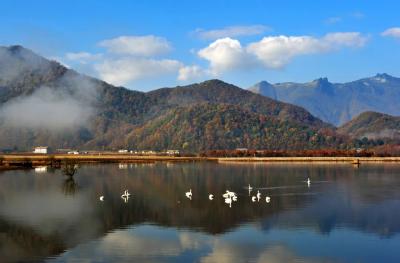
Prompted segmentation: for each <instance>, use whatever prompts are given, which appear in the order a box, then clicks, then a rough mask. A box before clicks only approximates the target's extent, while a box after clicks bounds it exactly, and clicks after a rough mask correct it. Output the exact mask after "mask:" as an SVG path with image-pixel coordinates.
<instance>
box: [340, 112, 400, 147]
mask: <svg viewBox="0 0 400 263" xmlns="http://www.w3.org/2000/svg"><path fill="white" fill-rule="evenodd" d="M338 132H339V133H342V134H346V135H349V136H351V137H354V138H358V139H362V138H364V137H366V138H368V139H395V140H399V139H400V117H395V116H391V115H388V114H383V113H379V112H364V113H361V114H360V115H359V116H357V117H356V118H354V119H353V120H351V121H349V122H348V123H346V124H344V125H343V126H341V127H339V129H338Z"/></svg>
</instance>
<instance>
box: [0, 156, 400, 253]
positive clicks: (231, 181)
mask: <svg viewBox="0 0 400 263" xmlns="http://www.w3.org/2000/svg"><path fill="white" fill-rule="evenodd" d="M132 166H134V165H132ZM136 167H137V168H134V169H126V170H120V169H118V166H116V165H97V166H91V167H89V166H87V167H83V168H82V169H80V170H79V187H80V188H81V189H85V191H82V192H88V193H92V195H91V197H90V198H88V199H89V201H90V202H93V203H91V204H92V205H93V207H94V212H92V211H91V212H90V214H88V215H87V216H85V217H84V218H79V219H78V220H77V221H76V222H73V223H72V224H73V226H71V227H70V228H69V229H68V231H65V232H62V233H61V232H60V233H57V237H56V240H54V238H53V236H55V235H53V233H50V234H49V235H48V236H45V237H44V236H43V235H42V234H40V233H35V231H33V230H32V231H29V229H26V228H24V227H21V228H22V229H21V230H18V228H19V227H18V226H13V227H14V230H12V231H14V232H15V233H23V234H21V235H27V237H26V240H28V241H27V242H34V241H33V240H35V238H36V239H38V240H43V243H40V242H39V243H38V246H42V248H39V247H37V248H36V244H33V245H32V247H35V249H38V251H39V249H42V250H43V251H45V250H46V249H47V250H46V251H47V252H44V253H49V254H51V253H58V252H55V251H57V250H56V249H53V248H51V247H52V244H53V243H54V244H63V241H64V240H65V239H67V236H74V237H75V236H82V234H81V235H79V234H80V233H79V234H77V233H78V232H81V231H82V228H81V227H80V226H82V225H84V220H90V221H91V222H92V221H95V222H96V224H94V223H90V224H86V226H88V227H87V228H85V229H90V228H95V227H96V231H94V230H93V231H92V236H89V235H87V236H85V237H86V238H93V237H94V236H96V235H102V234H103V233H105V232H109V231H111V230H114V229H118V228H122V227H125V226H127V225H134V224H141V223H143V222H150V223H154V224H157V225H162V226H172V227H178V228H190V229H194V230H197V231H202V232H206V233H211V234H219V233H224V232H227V231H230V230H232V229H233V228H235V227H237V226H239V225H242V224H243V223H245V222H250V221H256V222H260V221H261V226H262V228H263V229H264V230H268V229H270V228H277V227H282V228H293V229H297V228H298V227H299V226H301V227H305V226H307V227H309V228H312V229H316V230H317V231H318V232H320V233H329V232H330V231H332V230H333V229H335V228H337V227H338V226H341V227H348V228H352V229H356V230H358V231H362V232H371V233H374V234H378V235H380V236H390V235H393V234H395V233H399V232H400V223H399V222H398V220H396V218H398V217H399V216H400V214H399V213H400V212H393V211H400V210H399V209H398V208H399V203H396V202H394V201H393V200H399V199H400V191H399V186H398V185H399V179H398V177H396V174H397V173H398V171H399V168H385V169H383V168H371V167H368V165H362V166H361V167H360V168H359V169H353V168H352V167H351V166H350V165H343V166H341V165H336V166H329V165H321V166H319V165H316V166H310V165H300V166H296V165H271V164H268V165H249V164H246V165H243V164H240V165H231V164H230V165H216V164H200V165H199V164H176V165H169V166H167V165H165V164H156V165H154V164H153V165H146V164H144V165H138V166H136ZM72 168H73V169H74V170H75V172H74V174H76V169H77V167H76V166H74V167H72ZM64 174H65V173H64ZM28 176H29V175H28ZM307 177H311V178H312V181H313V182H314V181H318V180H321V181H329V182H330V183H326V184H321V185H319V186H318V185H317V184H315V183H312V186H311V191H312V190H315V189H317V188H318V191H320V192H321V193H320V194H317V195H307V193H308V192H309V191H310V190H309V189H308V188H307V187H306V186H305V185H304V187H299V188H294V189H292V190H282V189H280V190H279V189H278V190H268V191H267V190H263V191H262V193H263V196H265V195H266V194H268V195H270V196H271V197H272V200H271V203H270V204H266V203H265V200H264V199H262V200H263V201H260V203H252V202H251V201H250V197H249V196H248V194H247V190H246V189H244V187H245V186H247V185H248V184H249V183H250V184H251V185H252V186H253V187H268V186H282V185H289V186H290V185H299V182H301V181H303V180H305V179H306V178H307ZM13 178H15V177H13ZM30 178H31V177H30ZM3 179H4V177H3ZM39 180H40V181H39ZM16 182H17V181H9V182H7V181H5V180H3V181H1V184H0V193H1V192H4V191H2V188H7V186H8V185H16ZM18 182H19V183H21V182H20V181H18ZM46 183H47V184H49V182H48V178H45V177H36V179H35V181H34V183H33V184H32V181H30V180H29V181H28V180H27V181H26V184H24V187H29V189H32V188H33V189H35V187H38V188H40V187H42V188H43V187H45V186H46ZM20 185H21V184H19V186H20ZM55 185H56V186H55V187H57V189H58V190H59V188H58V187H59V181H57V182H56V184H55ZM189 188H192V190H193V200H192V201H189V200H188V199H186V198H185V196H184V193H185V192H186V191H187V190H188V189H189ZM76 189H77V184H76V182H75V180H74V176H67V177H66V178H65V180H64V182H63V192H64V193H65V194H74V193H76V191H77V190H76ZM125 189H128V190H129V192H130V193H132V198H130V199H129V202H128V203H124V202H123V201H122V199H121V197H120V195H121V194H122V192H123V190H125ZM227 189H229V190H233V191H236V192H237V193H238V194H239V200H238V202H236V203H234V204H233V206H232V208H229V207H228V206H227V205H226V204H224V202H223V199H222V196H221V194H222V193H224V192H225V190H227ZM338 189H339V190H338ZM371 189H372V191H371ZM288 191H292V192H296V193H298V195H292V196H290V195H284V194H285V193H287V192H288ZM209 193H213V194H214V195H215V199H214V201H209V200H208V194H209ZM302 193H304V195H302ZM79 194H80V192H79V193H78V194H77V196H78V195H79ZM99 194H101V195H104V196H105V201H104V202H99V201H98V195H99ZM0 197H1V194H0ZM85 198H87V197H86V196H85ZM91 198H92V200H93V201H91V200H90V199H91ZM74 199H76V198H74ZM365 204H367V205H368V206H366V205H365ZM396 209H397V210H396ZM65 220H68V218H65ZM61 223H62V222H61ZM94 225H96V226H94ZM2 226H3V227H4V228H6V229H7V228H9V226H8V225H4V224H2V223H1V220H0V227H2ZM99 228H100V229H99ZM97 230H99V231H97ZM6 231H8V230H5V231H2V229H0V232H6ZM10 231H11V230H10ZM18 231H20V232H18ZM93 233H94V234H93ZM12 235H14V234H13V233H10V236H12ZM30 235H32V237H29V236H30ZM85 237H83V239H85ZM29 240H32V241H29ZM1 242H2V241H1ZM79 242H82V240H81V239H77V240H75V239H74V240H73V241H71V242H68V244H65V245H64V246H65V247H66V248H68V247H72V246H75V245H76V244H77V243H79ZM50 243H51V244H50ZM0 245H1V244H0ZM57 246H58V245H57ZM50 248H51V249H50ZM58 248H59V247H58ZM23 249H25V247H24V248H23ZM26 249H27V250H29V248H26ZM32 253H34V252H32ZM37 254H38V255H39V254H40V253H37Z"/></svg>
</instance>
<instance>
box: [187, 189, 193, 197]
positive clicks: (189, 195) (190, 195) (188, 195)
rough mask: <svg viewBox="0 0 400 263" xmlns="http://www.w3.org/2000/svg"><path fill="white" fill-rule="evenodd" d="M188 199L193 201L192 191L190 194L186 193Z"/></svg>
mask: <svg viewBox="0 0 400 263" xmlns="http://www.w3.org/2000/svg"><path fill="white" fill-rule="evenodd" d="M186 197H187V198H189V199H190V200H192V189H190V190H189V192H186Z"/></svg>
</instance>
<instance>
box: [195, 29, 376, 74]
mask: <svg viewBox="0 0 400 263" xmlns="http://www.w3.org/2000/svg"><path fill="white" fill-rule="evenodd" d="M367 40H368V38H367V37H365V36H363V35H361V34H360V33H359V32H337V33H329V34H326V35H325V36H323V37H322V38H315V37H312V36H270V37H264V38H263V39H262V40H260V41H258V42H252V43H249V44H248V45H247V46H246V47H243V46H242V45H241V44H240V42H239V41H238V40H235V39H232V38H223V39H218V40H216V41H214V42H213V43H211V44H210V45H209V46H208V47H206V48H203V49H201V50H200V51H199V52H198V55H199V57H201V58H204V59H206V60H208V61H209V62H210V69H211V72H213V73H214V74H219V73H222V72H224V71H228V70H233V69H242V68H245V69H248V68H251V67H254V66H263V67H266V68H271V69H279V68H282V67H284V66H286V65H287V64H288V63H290V62H291V60H292V59H293V58H294V57H297V56H301V55H309V54H316V53H324V52H331V51H335V50H338V49H341V48H343V47H355V48H359V47H362V46H364V45H365V43H366V41H367Z"/></svg>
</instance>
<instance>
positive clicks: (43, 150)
mask: <svg viewBox="0 0 400 263" xmlns="http://www.w3.org/2000/svg"><path fill="white" fill-rule="evenodd" d="M48 150H49V147H47V146H38V147H35V148H34V149H33V153H44V154H47V153H48Z"/></svg>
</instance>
